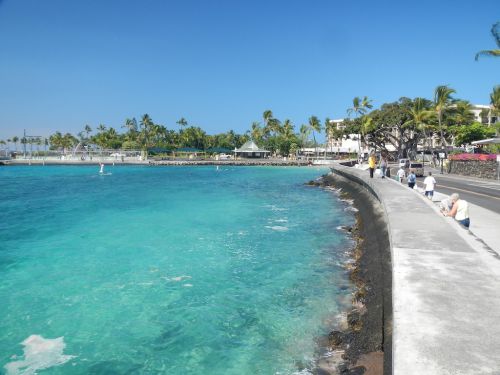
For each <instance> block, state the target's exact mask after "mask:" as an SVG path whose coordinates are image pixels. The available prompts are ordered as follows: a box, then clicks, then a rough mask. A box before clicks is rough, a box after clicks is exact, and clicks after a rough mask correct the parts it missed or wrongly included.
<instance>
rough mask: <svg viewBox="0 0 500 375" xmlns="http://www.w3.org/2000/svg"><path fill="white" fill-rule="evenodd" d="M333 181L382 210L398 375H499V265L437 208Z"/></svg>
mask: <svg viewBox="0 0 500 375" xmlns="http://www.w3.org/2000/svg"><path fill="white" fill-rule="evenodd" d="M332 171H333V173H335V174H339V175H341V176H343V177H344V178H347V179H349V180H350V181H351V182H352V183H355V184H360V185H362V186H364V187H365V188H366V189H367V190H368V191H369V192H370V193H371V194H373V195H374V196H375V197H376V198H377V199H378V200H379V201H380V202H381V204H382V207H383V209H384V212H385V221H386V224H387V227H388V233H389V242H390V247H391V249H390V250H391V251H390V253H391V257H392V283H393V285H392V300H393V301H392V306H393V336H392V343H393V345H392V369H393V374H397V375H403V374H404V375H407V374H409V375H413V374H414V375H421V374H426V375H428V374H436V375H438V374H439V375H443V374H445V375H446V374H450V375H451V374H492V375H493V374H496V375H499V374H500V257H498V254H496V253H494V252H493V253H492V252H491V251H489V250H488V249H487V248H485V247H484V245H483V244H482V243H481V242H479V241H477V240H476V239H475V237H473V236H472V235H471V234H470V233H469V232H468V231H467V230H465V229H463V228H461V227H460V226H459V225H458V224H457V223H455V222H452V221H451V220H450V219H449V218H445V217H443V216H442V215H440V214H439V211H438V210H437V209H436V207H434V206H433V204H432V203H431V202H430V201H428V200H426V198H424V197H423V196H422V195H420V194H418V193H417V192H415V191H413V190H411V189H409V188H408V187H406V186H405V185H402V184H400V183H397V182H396V181H394V180H390V179H381V178H374V179H370V178H369V175H368V171H363V170H359V169H357V168H351V167H346V166H342V165H340V164H338V165H336V166H334V167H333V168H332Z"/></svg>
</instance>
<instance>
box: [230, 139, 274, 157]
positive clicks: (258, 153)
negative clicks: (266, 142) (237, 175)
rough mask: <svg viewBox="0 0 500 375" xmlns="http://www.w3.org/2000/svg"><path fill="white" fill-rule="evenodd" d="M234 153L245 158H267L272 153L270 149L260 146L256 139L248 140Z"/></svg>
mask: <svg viewBox="0 0 500 375" xmlns="http://www.w3.org/2000/svg"><path fill="white" fill-rule="evenodd" d="M233 152H234V155H235V156H236V157H238V156H240V157H243V158H265V157H268V156H269V154H270V153H271V152H270V151H267V150H264V149H261V148H259V146H257V145H256V144H255V142H254V141H248V142H246V143H245V144H244V145H243V146H241V147H240V148H235V149H234V151H233Z"/></svg>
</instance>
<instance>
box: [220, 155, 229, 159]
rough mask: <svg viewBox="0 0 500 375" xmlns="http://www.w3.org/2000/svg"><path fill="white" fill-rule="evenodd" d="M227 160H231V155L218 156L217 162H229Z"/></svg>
mask: <svg viewBox="0 0 500 375" xmlns="http://www.w3.org/2000/svg"><path fill="white" fill-rule="evenodd" d="M229 159H231V155H228V154H219V160H229Z"/></svg>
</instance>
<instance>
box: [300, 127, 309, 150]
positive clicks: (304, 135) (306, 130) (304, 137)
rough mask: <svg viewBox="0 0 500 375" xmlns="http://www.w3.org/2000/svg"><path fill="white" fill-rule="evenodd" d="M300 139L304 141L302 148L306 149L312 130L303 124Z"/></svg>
mask: <svg viewBox="0 0 500 375" xmlns="http://www.w3.org/2000/svg"><path fill="white" fill-rule="evenodd" d="M299 132H300V139H301V141H302V147H305V145H306V141H307V140H308V139H309V134H310V133H311V129H309V126H307V125H305V124H302V125H300V130H299Z"/></svg>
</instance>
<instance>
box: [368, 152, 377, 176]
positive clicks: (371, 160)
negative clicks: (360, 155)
mask: <svg viewBox="0 0 500 375" xmlns="http://www.w3.org/2000/svg"><path fill="white" fill-rule="evenodd" d="M376 164H377V161H376V160H375V153H374V152H372V153H370V157H369V158H368V169H369V170H370V178H373V171H374V170H375V165H376Z"/></svg>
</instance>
